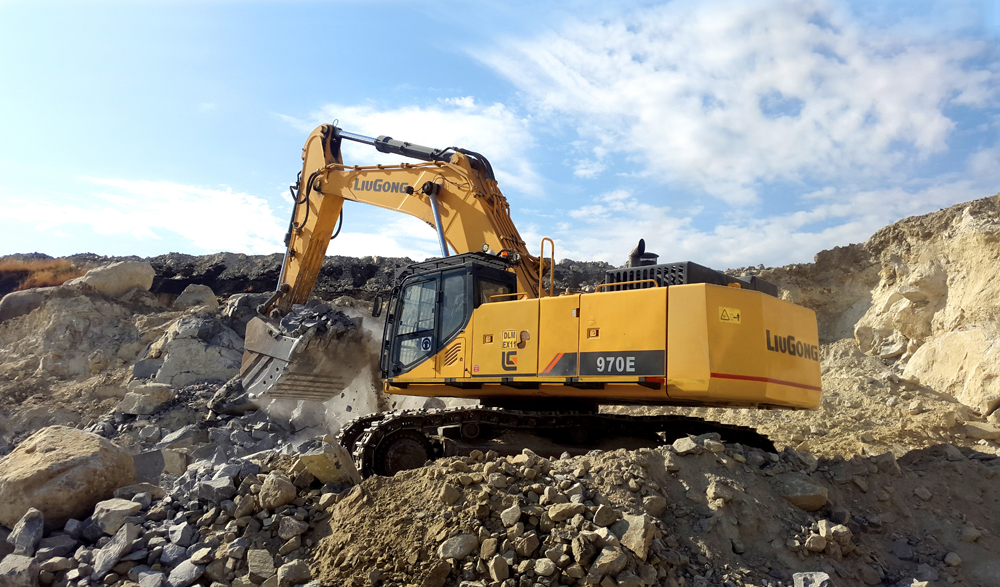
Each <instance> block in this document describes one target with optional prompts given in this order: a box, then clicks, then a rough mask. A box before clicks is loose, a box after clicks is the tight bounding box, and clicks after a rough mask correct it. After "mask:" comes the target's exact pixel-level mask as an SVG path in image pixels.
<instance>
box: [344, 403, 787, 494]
mask: <svg viewBox="0 0 1000 587" xmlns="http://www.w3.org/2000/svg"><path fill="white" fill-rule="evenodd" d="M473 425H474V426H473ZM441 429H445V430H447V429H450V430H451V431H452V436H454V435H456V434H459V435H460V434H461V431H465V432H466V433H468V432H478V434H476V435H471V438H470V435H469V434H465V435H464V437H465V438H466V439H469V440H472V441H475V440H476V439H487V438H495V437H497V436H499V435H500V434H502V433H504V432H508V431H520V432H528V433H531V434H536V435H540V436H546V437H549V438H555V439H557V440H558V441H560V442H567V443H569V444H568V445H567V446H572V447H573V448H576V449H587V447H588V446H591V445H592V444H593V443H594V442H596V441H598V440H601V439H608V438H640V439H643V440H646V441H650V442H653V443H655V444H668V443H671V442H673V441H674V440H676V439H677V438H681V437H683V436H686V435H688V434H691V435H699V434H705V433H709V432H718V433H719V434H720V435H721V436H722V439H723V441H725V442H738V443H740V444H743V445H745V446H750V447H756V448H760V449H762V450H766V451H769V452H776V451H775V447H774V443H773V442H771V440H770V439H768V438H767V437H766V436H764V435H763V434H760V433H759V432H757V431H756V430H754V429H752V428H746V427H743V426H732V425H728V424H721V423H719V422H710V421H708V420H702V419H701V418H691V417H686V416H676V415H668V416H627V415H622V414H600V413H589V412H531V411H516V410H506V409H501V408H484V407H468V408H452V409H440V410H403V411H399V412H383V413H378V414H371V415H368V416H364V417H362V418H357V419H355V420H352V421H350V422H348V423H347V425H345V426H344V428H343V429H341V431H340V434H339V435H338V438H337V439H338V441H339V442H340V444H341V445H343V446H344V447H345V448H347V450H348V451H349V452H350V453H351V454H352V455H353V457H354V462H355V465H357V467H358V470H359V471H360V472H361V475H362V476H363V477H370V476H372V475H391V474H393V473H395V472H396V471H399V470H404V469H410V468H415V467H419V466H421V465H423V464H424V462H425V461H426V460H428V459H434V458H437V457H439V456H442V455H443V454H444V453H443V450H442V447H441V444H440V441H439V440H438V436H437V435H438V434H439V431H440V430H441Z"/></svg>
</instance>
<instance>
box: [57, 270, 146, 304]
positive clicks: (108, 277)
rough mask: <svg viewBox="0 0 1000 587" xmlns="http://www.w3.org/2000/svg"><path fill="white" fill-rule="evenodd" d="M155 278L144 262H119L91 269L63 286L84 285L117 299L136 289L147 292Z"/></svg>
mask: <svg viewBox="0 0 1000 587" xmlns="http://www.w3.org/2000/svg"><path fill="white" fill-rule="evenodd" d="M155 276H156V271H154V270H153V266H152V265H150V264H149V263H148V262H146V261H119V262H117V263H112V264H110V265H105V266H103V267H97V268H94V269H91V270H90V271H88V272H87V273H86V275H84V276H83V277H77V278H76V279H71V280H69V281H67V282H66V283H65V284H63V285H70V286H72V285H78V284H85V285H89V286H90V287H92V288H94V289H96V290H97V291H99V292H101V293H102V294H104V295H106V296H111V297H113V298H117V297H118V296H120V295H123V294H125V293H126V292H128V291H130V290H132V289H133V288H136V287H138V288H140V289H144V290H148V289H149V288H150V287H152V286H153V277H155Z"/></svg>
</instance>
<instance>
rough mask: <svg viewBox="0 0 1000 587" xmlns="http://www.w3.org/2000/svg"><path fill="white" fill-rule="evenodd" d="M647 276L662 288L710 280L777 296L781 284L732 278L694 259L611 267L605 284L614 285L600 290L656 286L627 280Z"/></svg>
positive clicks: (636, 279)
mask: <svg viewBox="0 0 1000 587" xmlns="http://www.w3.org/2000/svg"><path fill="white" fill-rule="evenodd" d="M644 279H652V280H653V281H655V282H656V285H657V286H659V287H666V286H670V285H686V284H689V283H710V284H713V285H724V286H728V285H730V284H736V285H738V286H739V287H740V288H742V289H749V290H751V291H759V292H761V293H765V294H767V295H769V296H774V297H778V286H777V285H775V284H773V283H771V282H770V281H765V280H763V279H760V278H759V277H756V276H750V277H733V276H730V275H726V274H725V273H722V272H721V271H716V270H714V269H709V268H708V267H705V266H704V265H699V264H697V263H692V262H691V261H682V262H679V263H661V264H658V265H640V266H638V267H622V268H619V269H612V270H610V271H607V272H605V274H604V283H607V284H611V285H610V286H609V287H604V288H601V291H623V290H629V289H645V288H647V287H654V286H653V284H652V283H649V282H646V283H628V282H630V281H640V280H644ZM615 284H617V285H615Z"/></svg>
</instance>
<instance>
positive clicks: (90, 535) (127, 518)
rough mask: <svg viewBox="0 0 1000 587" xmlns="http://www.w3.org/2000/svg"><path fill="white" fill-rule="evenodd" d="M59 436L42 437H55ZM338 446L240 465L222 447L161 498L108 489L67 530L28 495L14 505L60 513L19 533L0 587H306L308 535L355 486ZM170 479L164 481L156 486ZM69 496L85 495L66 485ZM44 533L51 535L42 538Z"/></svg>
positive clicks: (148, 490)
mask: <svg viewBox="0 0 1000 587" xmlns="http://www.w3.org/2000/svg"><path fill="white" fill-rule="evenodd" d="M60 432H61V431H51V430H45V431H42V432H40V433H39V434H40V435H42V438H49V437H51V436H53V435H54V434H59V433H60ZM77 433H78V434H86V433H82V432H77ZM63 438H65V437H63ZM331 440H332V439H329V438H318V439H315V440H313V441H311V442H308V443H305V445H304V449H303V451H302V453H303V454H301V455H299V456H296V455H291V456H281V455H279V454H278V453H276V452H273V451H266V452H263V453H258V454H256V455H252V456H250V457H248V458H245V459H240V458H232V457H226V453H225V451H224V450H223V449H222V448H221V447H216V450H215V452H214V453H211V454H210V455H209V456H208V457H207V458H202V459H198V460H196V461H195V462H193V463H192V464H191V465H189V466H187V467H186V470H184V471H183V472H182V474H181V475H180V476H177V477H176V478H174V481H173V483H164V484H166V485H167V487H165V488H164V487H161V483H160V482H157V483H153V484H150V483H140V484H137V485H129V486H125V487H116V488H113V491H112V492H111V493H109V495H108V496H107V497H108V499H104V500H102V501H99V502H97V503H96V504H91V507H89V508H87V509H86V511H83V512H82V514H80V515H79V516H78V518H69V519H65V521H64V522H63V519H64V518H65V516H63V517H62V518H57V517H55V516H57V515H59V513H60V511H61V510H59V509H58V508H55V509H53V507H52V504H51V503H49V502H45V501H43V500H41V498H42V497H44V495H45V494H44V491H45V490H44V488H41V489H40V490H38V491H35V492H32V488H26V489H24V490H23V493H21V494H20V495H19V497H20V498H22V499H25V500H31V501H35V500H36V498H38V499H39V504H40V506H42V507H43V508H47V511H52V512H53V515H50V516H46V515H45V514H44V513H43V512H42V511H39V510H38V509H34V508H30V509H28V510H27V511H26V512H25V513H24V514H23V516H22V517H21V518H20V519H19V520H18V521H17V522H16V523H15V524H13V530H12V531H11V532H10V534H9V535H8V536H7V537H6V541H5V544H7V545H9V547H8V551H7V552H3V554H4V555H6V556H4V557H3V560H2V561H0V581H2V583H0V584H3V585H5V586H6V585H8V584H9V585H18V586H24V587H28V586H33V585H37V584H41V585H44V586H48V585H56V586H58V587H64V586H66V585H72V586H73V587H84V586H87V585H101V584H103V585H116V584H121V585H124V584H125V583H128V582H132V583H136V582H137V583H139V584H140V585H144V586H147V587H148V586H149V585H153V586H158V587H163V586H164V585H166V586H167V587H188V586H189V585H192V584H194V583H195V582H199V581H200V582H202V583H204V584H206V585H207V584H210V583H211V584H216V585H217V586H218V585H227V586H228V585H237V586H240V585H242V586H249V585H258V586H260V585H267V586H268V587H290V586H291V585H299V584H302V583H305V582H308V580H309V579H310V570H309V566H308V564H307V563H306V562H305V560H304V559H305V554H306V552H307V549H309V547H311V546H312V545H313V539H312V538H311V537H309V535H308V533H309V532H310V529H311V528H314V527H315V526H316V525H317V524H319V523H321V522H323V521H324V520H326V519H327V518H329V514H328V513H327V512H326V511H325V507H326V506H327V505H329V504H330V503H332V501H333V500H334V498H335V497H336V495H337V492H343V491H344V490H345V489H347V488H349V487H351V486H352V485H353V484H354V483H357V482H359V481H360V478H359V476H358V473H357V470H355V469H354V465H353V463H352V462H351V460H350V458H349V456H348V455H347V453H346V451H345V450H344V449H343V448H341V447H340V446H339V445H336V446H334V445H331V444H330V441H331ZM105 442H106V441H105ZM25 444H27V445H28V446H27V447H25V446H24V445H22V447H19V449H18V450H19V451H20V450H21V449H22V448H24V449H25V450H26V451H27V450H31V448H32V447H38V448H40V449H41V450H45V445H42V444H41V443H40V441H31V440H29V442H27V443H25ZM286 448H287V447H286ZM33 452H34V451H32V452H29V453H28V454H33ZM46 452H47V453H48V454H51V452H52V451H46ZM23 458H24V457H23V456H22V455H21V454H19V453H18V452H17V451H15V452H14V453H12V454H11V455H8V456H7V457H5V458H4V459H2V460H0V484H5V483H7V482H8V478H7V475H6V473H7V472H8V470H9V469H11V466H12V463H18V462H20V461H21V460H22V459H23ZM285 472H287V475H286V474H285ZM75 473H76V474H77V475H78V480H80V479H81V478H84V476H82V475H80V471H75ZM171 478H172V476H170V475H169V474H167V475H164V476H163V477H161V481H164V482H169V480H170V479H171ZM119 480H120V481H125V480H128V476H125V475H123V476H121V477H120V478H119ZM63 485H64V486H65V485H66V483H64V484H63ZM0 487H3V485H0ZM112 494H113V496H112ZM63 495H64V497H65V498H66V499H74V498H76V497H79V496H76V495H75V494H74V493H73V492H72V490H71V488H70V489H66V488H65V487H64V490H63ZM44 527H49V528H54V529H55V530H54V531H52V532H51V533H49V534H48V536H46V537H44V538H43V536H44V534H43V532H44Z"/></svg>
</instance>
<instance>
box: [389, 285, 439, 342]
mask: <svg viewBox="0 0 1000 587" xmlns="http://www.w3.org/2000/svg"><path fill="white" fill-rule="evenodd" d="M436 290H437V288H436V287H435V282H433V281H425V282H423V283H415V284H413V285H411V286H408V287H407V288H406V289H405V290H404V291H403V311H402V313H400V315H399V326H398V327H397V329H396V334H410V333H412V332H419V331H421V330H431V329H433V328H434V302H435V301H436V300H435V297H436V295H435V294H436V293H437V291H436Z"/></svg>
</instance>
